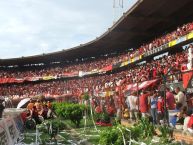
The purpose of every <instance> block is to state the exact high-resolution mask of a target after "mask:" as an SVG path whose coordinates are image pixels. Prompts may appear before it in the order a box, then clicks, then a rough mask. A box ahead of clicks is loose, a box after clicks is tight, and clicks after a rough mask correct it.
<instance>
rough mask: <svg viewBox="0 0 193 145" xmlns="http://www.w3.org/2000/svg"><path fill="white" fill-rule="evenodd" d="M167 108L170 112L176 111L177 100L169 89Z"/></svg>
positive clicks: (167, 90)
mask: <svg viewBox="0 0 193 145" xmlns="http://www.w3.org/2000/svg"><path fill="white" fill-rule="evenodd" d="M166 106H167V108H168V109H169V110H174V109H175V98H174V95H173V93H172V92H171V91H170V89H169V88H166Z"/></svg>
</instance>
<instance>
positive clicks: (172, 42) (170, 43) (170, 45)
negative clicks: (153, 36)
mask: <svg viewBox="0 0 193 145" xmlns="http://www.w3.org/2000/svg"><path fill="white" fill-rule="evenodd" d="M176 44H177V40H173V41H170V42H169V47H172V46H174V45H176Z"/></svg>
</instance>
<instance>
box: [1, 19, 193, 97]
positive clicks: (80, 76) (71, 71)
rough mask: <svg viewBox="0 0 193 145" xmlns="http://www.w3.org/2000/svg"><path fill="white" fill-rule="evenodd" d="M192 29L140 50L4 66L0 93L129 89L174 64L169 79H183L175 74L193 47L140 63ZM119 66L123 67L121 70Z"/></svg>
mask: <svg viewBox="0 0 193 145" xmlns="http://www.w3.org/2000/svg"><path fill="white" fill-rule="evenodd" d="M192 30H193V22H191V23H188V24H184V25H182V26H179V27H178V28H176V30H175V31H173V32H171V33H168V34H166V35H164V36H161V37H159V38H157V39H155V40H153V41H151V42H150V43H147V44H144V45H141V46H140V47H139V48H138V49H134V50H133V51H132V50H130V51H126V52H122V53H120V54H116V55H115V54H106V55H105V56H101V57H99V58H90V59H88V60H77V61H75V62H65V63H64V62H60V63H59V64H49V65H48V66H45V65H42V64H36V65H35V66H31V67H30V66H23V67H22V69H21V68H18V67H17V66H16V67H2V68H1V70H0V72H1V73H0V83H1V88H0V93H1V96H17V97H21V96H25V97H29V96H34V95H44V96H48V95H49V96H63V95H74V96H78V95H80V94H81V93H83V92H85V91H95V92H98V93H99V92H105V91H107V90H111V91H115V90H116V88H117V87H119V86H121V87H122V89H123V90H125V89H126V88H123V87H124V86H125V87H126V85H129V84H132V83H136V82H144V81H148V80H153V79H160V78H161V77H162V75H166V74H167V72H168V70H169V69H170V68H171V67H172V68H173V69H172V71H170V75H171V76H170V78H168V82H179V81H182V74H179V73H178V74H175V73H176V72H180V71H181V69H182V67H184V66H186V64H187V63H188V48H189V47H192V46H187V47H186V48H184V49H183V48H181V49H180V50H178V51H177V52H172V53H171V52H168V53H167V54H165V55H163V56H160V57H159V58H157V59H153V60H148V61H146V62H145V63H142V64H140V63H139V62H140V61H142V60H143V58H144V57H146V55H148V54H149V53H152V52H153V53H158V51H161V50H162V47H163V46H164V47H166V48H164V49H168V48H169V47H171V46H170V45H171V42H172V43H173V41H176V40H178V41H179V40H183V39H182V38H183V37H187V38H188V37H189V36H190V38H191V35H192ZM183 41H185V40H183ZM177 43H181V42H180V41H179V42H176V44H177ZM176 44H175V45H176ZM166 45H168V47H167V46H166ZM179 51H180V52H179ZM136 61H138V63H137V64H135V65H134V66H132V68H131V67H129V65H130V64H132V63H134V62H136ZM32 65H33V64H32ZM120 68H123V69H121V70H120ZM91 75H94V76H91ZM30 82H33V83H30Z"/></svg>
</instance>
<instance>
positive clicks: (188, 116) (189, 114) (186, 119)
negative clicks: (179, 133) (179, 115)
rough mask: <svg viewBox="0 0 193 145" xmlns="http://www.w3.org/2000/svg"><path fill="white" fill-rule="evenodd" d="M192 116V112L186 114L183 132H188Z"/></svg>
mask: <svg viewBox="0 0 193 145" xmlns="http://www.w3.org/2000/svg"><path fill="white" fill-rule="evenodd" d="M191 114H192V110H188V111H187V112H186V114H185V119H184V126H183V130H184V131H187V130H188V123H189V120H190V116H191Z"/></svg>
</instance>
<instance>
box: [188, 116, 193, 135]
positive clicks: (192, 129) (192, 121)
mask: <svg viewBox="0 0 193 145" xmlns="http://www.w3.org/2000/svg"><path fill="white" fill-rule="evenodd" d="M188 131H189V132H191V133H193V114H192V115H191V117H190V120H189V122H188Z"/></svg>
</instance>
